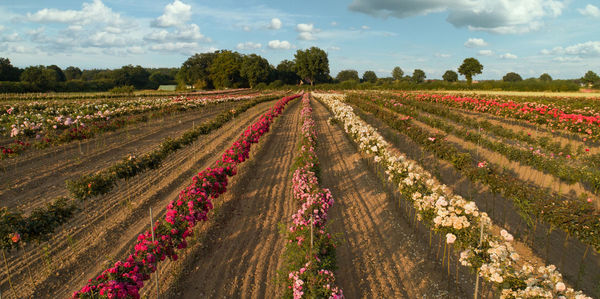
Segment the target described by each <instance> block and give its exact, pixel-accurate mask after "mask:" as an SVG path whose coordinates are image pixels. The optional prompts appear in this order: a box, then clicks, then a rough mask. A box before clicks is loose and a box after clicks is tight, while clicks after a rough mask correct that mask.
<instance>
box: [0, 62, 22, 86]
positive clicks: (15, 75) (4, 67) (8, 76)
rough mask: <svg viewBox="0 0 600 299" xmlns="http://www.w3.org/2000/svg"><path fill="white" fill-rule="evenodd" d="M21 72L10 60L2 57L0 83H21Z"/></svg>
mask: <svg viewBox="0 0 600 299" xmlns="http://www.w3.org/2000/svg"><path fill="white" fill-rule="evenodd" d="M20 75H21V70H19V68H17V67H14V66H13V65H12V64H11V63H10V59H8V58H3V57H0V81H19V76H20Z"/></svg>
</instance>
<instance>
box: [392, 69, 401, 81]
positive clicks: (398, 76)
mask: <svg viewBox="0 0 600 299" xmlns="http://www.w3.org/2000/svg"><path fill="white" fill-rule="evenodd" d="M402 76H404V71H403V70H402V69H401V68H400V67H399V66H397V67H395V68H394V70H393V71H392V78H394V80H402Z"/></svg>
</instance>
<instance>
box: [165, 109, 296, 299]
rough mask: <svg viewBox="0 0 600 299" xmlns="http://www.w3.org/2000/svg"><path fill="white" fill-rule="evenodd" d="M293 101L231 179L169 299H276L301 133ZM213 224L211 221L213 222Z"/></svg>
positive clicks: (292, 203)
mask: <svg viewBox="0 0 600 299" xmlns="http://www.w3.org/2000/svg"><path fill="white" fill-rule="evenodd" d="M300 108H301V106H300V104H299V101H298V100H295V101H294V102H292V103H290V104H289V106H288V107H287V108H286V110H285V111H284V113H283V115H281V116H280V117H279V118H278V119H277V121H276V123H275V124H274V125H273V129H272V131H271V132H270V133H269V135H268V136H266V137H267V140H265V141H264V143H262V147H261V148H260V149H259V150H258V151H257V152H255V155H254V156H253V157H252V159H251V160H250V161H248V162H249V164H247V165H244V166H243V169H242V171H241V172H240V173H239V174H238V176H236V177H234V181H233V182H232V185H231V189H230V190H229V191H228V192H227V193H226V194H225V195H224V196H223V198H222V199H220V200H222V201H223V202H222V204H221V206H220V207H219V208H218V210H219V214H221V217H219V219H217V221H218V222H216V223H213V225H212V227H211V228H209V229H208V231H207V232H206V236H207V237H206V239H205V240H204V242H203V244H202V245H201V246H197V247H196V248H194V249H193V252H191V253H190V255H189V257H188V258H187V259H186V261H185V262H184V265H183V267H182V270H181V271H182V272H181V273H180V278H179V280H178V281H176V282H175V283H174V285H175V286H174V287H173V288H172V289H170V290H169V294H168V295H169V297H170V298H275V297H277V296H278V295H280V292H279V291H278V290H279V287H280V286H279V285H278V284H277V283H276V282H275V278H276V276H277V270H278V269H279V268H280V266H281V255H282V253H283V248H284V240H283V235H282V234H281V233H280V232H279V229H278V224H279V223H288V222H289V221H291V216H292V214H293V211H294V209H295V208H296V203H295V202H294V200H293V198H292V181H291V171H290V168H291V165H292V160H293V157H294V152H295V150H294V149H295V146H296V142H297V139H298V134H299V129H300V117H299V113H300V110H299V109H300ZM213 220H214V219H213Z"/></svg>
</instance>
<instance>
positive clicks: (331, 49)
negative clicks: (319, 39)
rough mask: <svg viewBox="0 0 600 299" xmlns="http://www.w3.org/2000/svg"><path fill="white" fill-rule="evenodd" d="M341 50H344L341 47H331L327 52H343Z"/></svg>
mask: <svg viewBox="0 0 600 299" xmlns="http://www.w3.org/2000/svg"><path fill="white" fill-rule="evenodd" d="M341 49H342V48H340V47H336V46H331V47H329V48H327V50H329V51H339V50H341Z"/></svg>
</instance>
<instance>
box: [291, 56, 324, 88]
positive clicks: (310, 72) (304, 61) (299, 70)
mask: <svg viewBox="0 0 600 299" xmlns="http://www.w3.org/2000/svg"><path fill="white" fill-rule="evenodd" d="M294 63H295V65H296V74H298V76H300V78H302V79H306V80H308V82H310V85H313V84H314V82H315V81H317V80H320V81H325V80H328V79H329V59H328V58H327V53H326V52H325V51H323V50H321V49H319V48H317V47H312V48H310V49H306V50H298V51H296V54H295V55H294Z"/></svg>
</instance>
